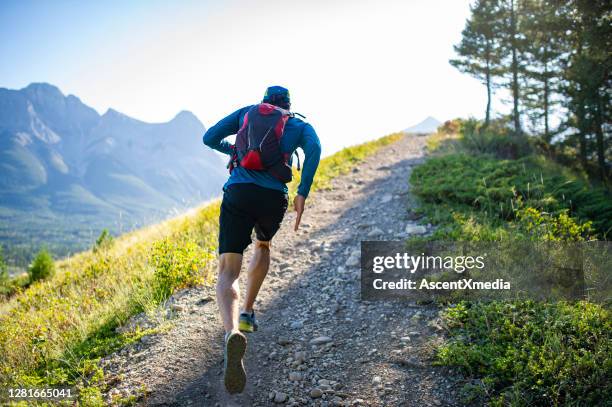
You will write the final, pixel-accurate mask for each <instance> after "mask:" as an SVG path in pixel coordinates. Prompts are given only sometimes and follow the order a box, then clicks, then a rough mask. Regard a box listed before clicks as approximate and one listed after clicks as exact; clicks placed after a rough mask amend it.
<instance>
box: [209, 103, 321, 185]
mask: <svg viewBox="0 0 612 407" xmlns="http://www.w3.org/2000/svg"><path fill="white" fill-rule="evenodd" d="M251 107H252V106H246V107H243V108H242V109H238V110H236V111H235V112H234V113H232V114H230V115H229V116H227V117H225V118H223V119H221V121H219V123H217V124H215V125H214V126H212V127H211V128H210V129H208V130H207V131H206V133H205V134H204V137H203V141H204V144H206V145H207V146H209V147H211V148H214V149H215V150H217V151H220V152H222V153H224V154H228V155H231V154H232V149H231V144H230V143H229V142H228V141H226V140H225V138H226V137H228V136H231V135H233V134H236V133H238V130H239V129H240V127H242V122H243V121H244V115H245V114H246V113H247V112H248V111H249V109H250V108H251ZM280 147H281V151H282V152H283V153H290V154H293V152H294V151H295V150H296V149H297V148H298V147H299V148H301V149H302V150H303V151H304V157H305V159H304V165H303V166H302V178H301V181H300V185H299V186H298V194H300V195H302V196H303V197H307V196H308V193H309V192H310V186H311V185H312V180H313V179H314V175H315V172H316V171H317V167H318V166H319V159H320V158H321V143H320V142H319V137H318V136H317V133H316V132H315V130H314V128H313V127H312V126H311V125H310V124H308V123H306V122H304V121H302V120H300V119H298V118H297V117H290V118H289V120H287V124H286V125H285V131H284V133H283V137H282V138H281V146H280ZM291 157H293V155H291ZM289 164H290V165H291V162H290V163H289ZM240 183H251V184H257V185H259V186H261V187H264V188H270V189H276V190H278V191H282V192H285V193H287V185H286V184H284V183H283V182H281V181H280V180H278V179H277V178H275V177H274V176H273V175H271V174H270V173H269V172H267V171H254V170H248V169H246V168H243V167H240V166H238V167H236V168H234V170H233V171H232V173H231V174H230V177H229V178H228V180H227V182H226V183H225V185H224V186H223V189H224V190H225V189H226V188H227V187H228V186H229V185H232V184H240Z"/></svg>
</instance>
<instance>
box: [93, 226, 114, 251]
mask: <svg viewBox="0 0 612 407" xmlns="http://www.w3.org/2000/svg"><path fill="white" fill-rule="evenodd" d="M113 241H114V238H113V236H112V235H111V234H110V232H109V231H108V229H104V230H102V232H101V233H100V236H98V238H97V239H96V242H95V243H94V246H93V252H94V253H96V252H98V251H100V250H106V249H108V248H110V247H111V246H112V244H113Z"/></svg>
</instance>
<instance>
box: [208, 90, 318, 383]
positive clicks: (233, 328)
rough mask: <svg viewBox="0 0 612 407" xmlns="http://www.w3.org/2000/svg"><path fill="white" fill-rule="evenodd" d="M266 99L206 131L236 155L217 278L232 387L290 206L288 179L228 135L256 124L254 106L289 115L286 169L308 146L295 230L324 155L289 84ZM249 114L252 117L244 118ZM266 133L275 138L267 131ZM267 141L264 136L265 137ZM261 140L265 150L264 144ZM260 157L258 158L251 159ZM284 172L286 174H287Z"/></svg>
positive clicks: (226, 192) (215, 144)
mask: <svg viewBox="0 0 612 407" xmlns="http://www.w3.org/2000/svg"><path fill="white" fill-rule="evenodd" d="M262 103H267V104H269V105H255V106H247V107H243V108H242V109H239V110H237V111H235V112H234V113H232V114H230V115H229V116H227V117H226V118H224V119H222V120H221V121H220V122H219V123H217V124H215V125H214V126H213V127H211V128H210V129H208V131H207V132H206V134H204V144H206V145H207V146H209V147H211V148H214V149H215V150H218V151H220V152H222V153H225V154H228V155H230V156H233V157H234V158H233V159H232V160H231V161H230V164H231V166H232V170H231V173H230V177H229V179H228V180H227V182H226V183H225V185H224V186H223V201H222V203H221V215H220V217H219V275H218V279H217V304H218V306H219V312H220V314H221V318H222V319H223V327H224V328H225V355H224V356H225V361H224V381H225V387H226V389H227V391H228V392H229V393H239V392H242V390H243V389H244V386H245V384H246V372H245V370H244V365H243V363H242V358H243V356H244V353H245V351H246V337H245V336H244V335H243V334H242V333H241V332H240V331H243V332H253V331H256V330H257V320H256V318H255V312H254V311H253V304H254V303H255V299H256V297H257V293H258V292H259V289H260V287H261V284H262V283H263V281H264V278H265V277H266V274H267V273H268V268H269V266H270V241H271V240H272V237H274V234H275V233H276V232H277V231H278V229H279V227H280V225H281V222H282V220H283V216H284V214H285V211H286V210H287V205H288V197H287V185H286V184H285V182H287V179H283V177H282V176H280V177H279V174H278V172H277V171H276V170H275V169H273V168H269V169H267V170H265V169H264V170H253V169H247V168H245V166H243V165H240V164H239V163H238V160H237V159H236V157H237V155H236V151H237V147H240V146H238V138H239V137H240V135H239V136H238V137H237V139H236V141H237V145H231V144H230V143H229V142H227V141H224V139H225V138H226V137H228V136H230V135H233V134H237V133H239V132H244V131H245V129H246V128H247V127H249V126H251V125H252V124H253V122H254V116H256V115H257V114H258V113H259V112H258V111H256V110H253V109H254V108H255V109H257V108H258V107H261V108H260V110H261V109H264V110H261V111H262V112H264V114H267V113H266V111H265V109H273V110H274V109H276V108H274V106H275V107H277V108H280V109H277V110H279V111H280V112H282V114H283V115H285V116H283V117H284V118H285V120H286V122H285V121H283V123H284V131H283V130H282V126H281V127H275V129H278V128H280V129H281V130H280V133H281V134H282V137H281V136H280V134H278V135H277V136H278V137H280V142H276V143H277V144H276V146H273V147H275V148H276V149H278V143H280V150H281V151H280V152H282V153H283V156H284V157H285V163H282V164H283V165H284V169H287V165H286V164H288V166H289V167H290V166H291V157H292V154H293V153H294V152H295V150H296V149H297V148H298V147H300V148H301V149H302V150H303V151H304V155H305V160H304V166H303V169H302V177H301V181H300V185H299V187H298V194H297V195H296V197H295V199H294V200H293V206H294V209H295V211H296V219H295V225H294V230H295V231H297V230H298V227H299V225H300V220H301V217H302V213H303V212H304V203H305V201H306V198H307V197H308V192H309V191H310V186H311V184H312V180H313V178H314V175H315V172H316V170H317V166H318V165H319V158H320V155H321V145H320V143H319V138H318V137H317V134H316V133H315V130H314V129H313V127H312V126H311V125H310V124H308V123H305V122H303V121H302V120H300V119H298V118H296V117H295V116H293V115H288V113H289V110H290V107H291V101H290V98H289V91H288V90H287V89H285V88H283V87H281V86H271V87H269V88H268V89H267V90H266V93H265V95H264V98H263V101H262ZM270 105H273V106H270ZM247 113H248V114H247ZM274 113H277V112H274ZM279 114H280V113H279ZM245 116H246V118H247V120H246V121H247V122H248V123H245ZM270 129H272V127H270ZM270 129H268V131H270ZM248 130H249V131H250V130H251V128H250V127H249V128H248ZM264 138H265V139H267V140H268V142H269V141H270V139H269V138H267V133H266V137H264ZM243 140H244V138H243ZM273 140H274V139H273ZM248 141H249V148H250V149H252V147H251V138H249V139H248ZM263 142H264V141H263V140H262V141H261V143H263ZM259 146H260V150H262V149H261V144H259ZM242 155H244V154H242ZM240 158H241V159H242V157H240ZM257 160H259V158H257V159H256V160H251V161H257ZM240 162H241V163H242V164H244V163H245V160H244V159H242V161H240ZM256 164H259V163H256ZM298 166H299V161H298ZM282 169H283V168H281V170H282ZM284 178H287V176H286V175H285V177H284ZM289 178H290V171H289ZM281 179H282V180H281ZM253 228H255V235H256V240H255V247H254V251H253V257H252V258H251V262H250V263H249V267H248V276H247V287H246V296H245V298H244V303H243V305H242V309H241V310H240V311H239V304H238V302H239V299H240V294H239V287H238V276H239V274H240V269H241V267H242V254H243V252H244V250H245V249H246V247H247V246H248V245H249V244H250V243H251V233H252V231H253Z"/></svg>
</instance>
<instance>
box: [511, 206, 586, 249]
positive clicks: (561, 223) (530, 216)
mask: <svg viewBox="0 0 612 407" xmlns="http://www.w3.org/2000/svg"><path fill="white" fill-rule="evenodd" d="M517 219H518V225H519V227H520V228H521V229H523V230H525V231H526V232H527V233H528V235H529V236H530V238H531V240H537V241H541V240H544V241H565V242H568V241H571V242H578V241H585V240H593V236H592V233H593V229H592V227H591V225H592V222H591V221H588V222H585V223H583V224H580V223H577V222H576V220H575V219H573V218H571V217H569V216H568V215H567V210H564V211H562V212H561V213H559V214H558V215H552V214H550V213H547V212H541V211H538V210H537V209H535V208H523V209H519V210H518V211H517Z"/></svg>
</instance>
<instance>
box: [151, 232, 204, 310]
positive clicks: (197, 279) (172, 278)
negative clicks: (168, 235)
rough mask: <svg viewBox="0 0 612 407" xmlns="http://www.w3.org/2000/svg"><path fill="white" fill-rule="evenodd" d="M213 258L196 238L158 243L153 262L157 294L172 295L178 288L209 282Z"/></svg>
mask: <svg viewBox="0 0 612 407" xmlns="http://www.w3.org/2000/svg"><path fill="white" fill-rule="evenodd" d="M212 260H213V256H212V254H211V253H210V252H208V251H205V250H204V249H202V248H201V247H200V246H199V245H198V244H196V243H195V242H192V241H187V242H180V241H176V240H171V239H162V240H160V241H159V242H157V243H155V245H154V246H153V249H152V254H151V259H150V262H151V264H152V265H153V267H154V268H155V271H154V279H155V288H156V292H157V298H158V299H159V300H160V301H163V300H165V299H166V298H168V297H169V296H170V295H171V294H172V293H173V292H174V291H175V290H177V289H180V288H183V287H188V286H194V285H198V284H202V283H204V282H205V276H206V274H205V273H204V270H205V268H206V264H207V263H209V262H210V261H212Z"/></svg>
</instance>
